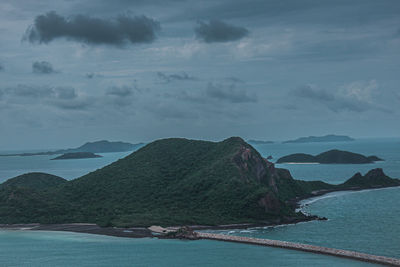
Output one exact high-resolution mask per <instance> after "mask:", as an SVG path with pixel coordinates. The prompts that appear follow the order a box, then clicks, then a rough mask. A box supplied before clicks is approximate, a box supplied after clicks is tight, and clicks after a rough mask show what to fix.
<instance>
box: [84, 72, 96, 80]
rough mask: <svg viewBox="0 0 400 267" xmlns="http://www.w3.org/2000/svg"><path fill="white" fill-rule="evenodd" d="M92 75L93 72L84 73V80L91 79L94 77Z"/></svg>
mask: <svg viewBox="0 0 400 267" xmlns="http://www.w3.org/2000/svg"><path fill="white" fill-rule="evenodd" d="M94 75H95V74H94V73H93V72H91V73H86V78H88V79H93V77H94Z"/></svg>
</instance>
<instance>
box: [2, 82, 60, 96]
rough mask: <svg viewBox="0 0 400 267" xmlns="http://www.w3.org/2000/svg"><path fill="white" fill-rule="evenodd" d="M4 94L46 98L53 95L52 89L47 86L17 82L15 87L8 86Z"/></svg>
mask: <svg viewBox="0 0 400 267" xmlns="http://www.w3.org/2000/svg"><path fill="white" fill-rule="evenodd" d="M4 95H7V96H11V97H23V98H47V97H51V96H53V95H54V89H52V88H49V87H41V86H33V85H25V84H19V85H17V86H15V87H8V88H6V89H5V90H4Z"/></svg>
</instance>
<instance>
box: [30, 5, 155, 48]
mask: <svg viewBox="0 0 400 267" xmlns="http://www.w3.org/2000/svg"><path fill="white" fill-rule="evenodd" d="M160 28H161V26H160V23H159V22H157V21H156V20H154V19H151V18H148V17H146V16H135V17H132V16H127V15H119V16H118V17H116V18H115V19H100V18H92V17H90V16H86V15H76V16H72V17H69V18H65V17H63V16H61V15H58V14H57V13H56V12H54V11H52V12H48V13H46V14H44V15H39V16H37V17H36V18H35V21H34V24H33V25H32V26H31V27H29V28H28V29H27V31H26V35H25V37H24V39H26V40H28V41H29V42H31V43H35V42H38V43H46V44H47V43H50V42H51V41H53V40H55V39H58V38H67V39H69V40H74V41H78V42H82V43H86V44H90V45H99V44H105V45H115V46H121V45H125V44H128V43H131V44H136V43H151V42H153V41H154V40H155V39H156V32H157V31H159V30H160Z"/></svg>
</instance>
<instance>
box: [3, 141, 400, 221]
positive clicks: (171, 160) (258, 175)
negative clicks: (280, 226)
mask: <svg viewBox="0 0 400 267" xmlns="http://www.w3.org/2000/svg"><path fill="white" fill-rule="evenodd" d="M32 175H33V176H32ZM379 175H381V174H379V173H378V176H379ZM375 176H377V175H371V176H368V177H369V178H368V179H369V180H371V181H372V180H373V181H374V183H375V184H379V182H380V181H379V179H377V178H376V177H375ZM356 178H357V177H356ZM356 178H354V179H353V180H351V182H350V183H351V184H344V185H343V186H351V187H354V186H355V185H356V184H357V183H361V182H364V180H362V179H361V178H357V179H361V181H360V180H356ZM387 178H388V177H387ZM385 179H386V178H385ZM389 179H390V178H389ZM385 181H388V180H385ZM396 181H397V180H396ZM367 183H368V182H367ZM363 186H368V185H365V184H364V185H363ZM335 188H338V186H334V185H329V184H326V183H323V182H318V181H315V182H305V181H297V180H294V179H293V178H292V177H291V175H290V173H289V172H288V171H287V170H284V169H275V168H274V167H273V166H272V167H271V166H269V168H268V167H267V163H266V162H265V161H264V160H263V159H262V157H261V156H260V155H259V153H258V152H257V151H256V150H254V148H252V147H251V146H250V145H248V144H246V143H245V142H244V141H243V140H242V139H240V138H229V139H227V140H225V141H223V142H219V143H214V142H206V141H194V140H186V139H177V138H175V139H164V140H159V141H156V142H153V143H151V144H149V145H147V146H145V147H143V148H141V149H140V150H138V151H136V152H134V153H132V154H131V155H129V156H127V157H126V158H124V159H121V160H119V161H117V162H115V163H113V164H111V165H108V166H106V167H104V168H102V169H100V170H97V171H95V172H92V173H89V174H87V175H85V176H83V177H81V178H78V179H75V180H73V181H69V182H65V180H63V179H62V178H58V177H54V176H51V175H45V174H36V175H35V174H30V175H28V176H20V177H17V178H14V179H11V180H9V181H7V182H6V183H4V184H2V185H0V223H33V222H40V223H67V222H92V223H98V224H100V225H103V226H109V225H116V226H149V225H152V224H159V225H164V226H167V225H184V224H207V225H216V224H229V223H245V222H246V223H248V222H262V221H265V220H269V219H277V218H282V217H285V216H296V215H295V214H294V211H293V209H292V207H291V206H290V205H288V204H285V202H286V201H288V200H290V199H293V198H296V197H304V196H308V195H310V194H311V192H312V191H314V190H321V189H328V190H329V189H335Z"/></svg>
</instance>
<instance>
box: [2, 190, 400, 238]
mask: <svg viewBox="0 0 400 267" xmlns="http://www.w3.org/2000/svg"><path fill="white" fill-rule="evenodd" d="M396 187H399V188H400V186H385V187H376V188H352V189H342V190H337V189H334V190H320V191H318V192H314V193H313V194H311V195H309V196H305V197H301V198H300V197H299V198H296V199H294V200H291V201H292V202H293V204H294V205H295V207H296V208H301V203H300V202H301V201H304V200H307V199H313V198H315V197H319V196H323V195H326V194H328V193H334V192H348V191H354V192H358V191H365V190H377V189H386V188H396ZM315 220H327V218H324V217H322V218H321V217H318V216H317V215H307V217H304V218H296V217H292V218H286V219H285V220H283V221H282V220H281V219H276V220H272V221H270V222H262V223H240V224H223V225H189V226H188V227H189V228H190V229H191V230H193V231H196V230H197V231H203V230H233V229H238V230H239V229H249V228H259V227H276V226H283V225H293V224H297V223H303V222H310V221H315ZM180 227H181V226H170V227H167V229H179V228H180ZM1 230H15V231H62V232H74V233H85V234H96V235H106V236H114V237H127V238H145V237H157V238H171V237H167V236H163V235H159V234H155V233H153V232H151V231H150V230H149V229H148V228H146V227H129V228H119V227H100V226H98V225H97V224H93V223H65V224H40V223H30V224H0V231H1Z"/></svg>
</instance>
